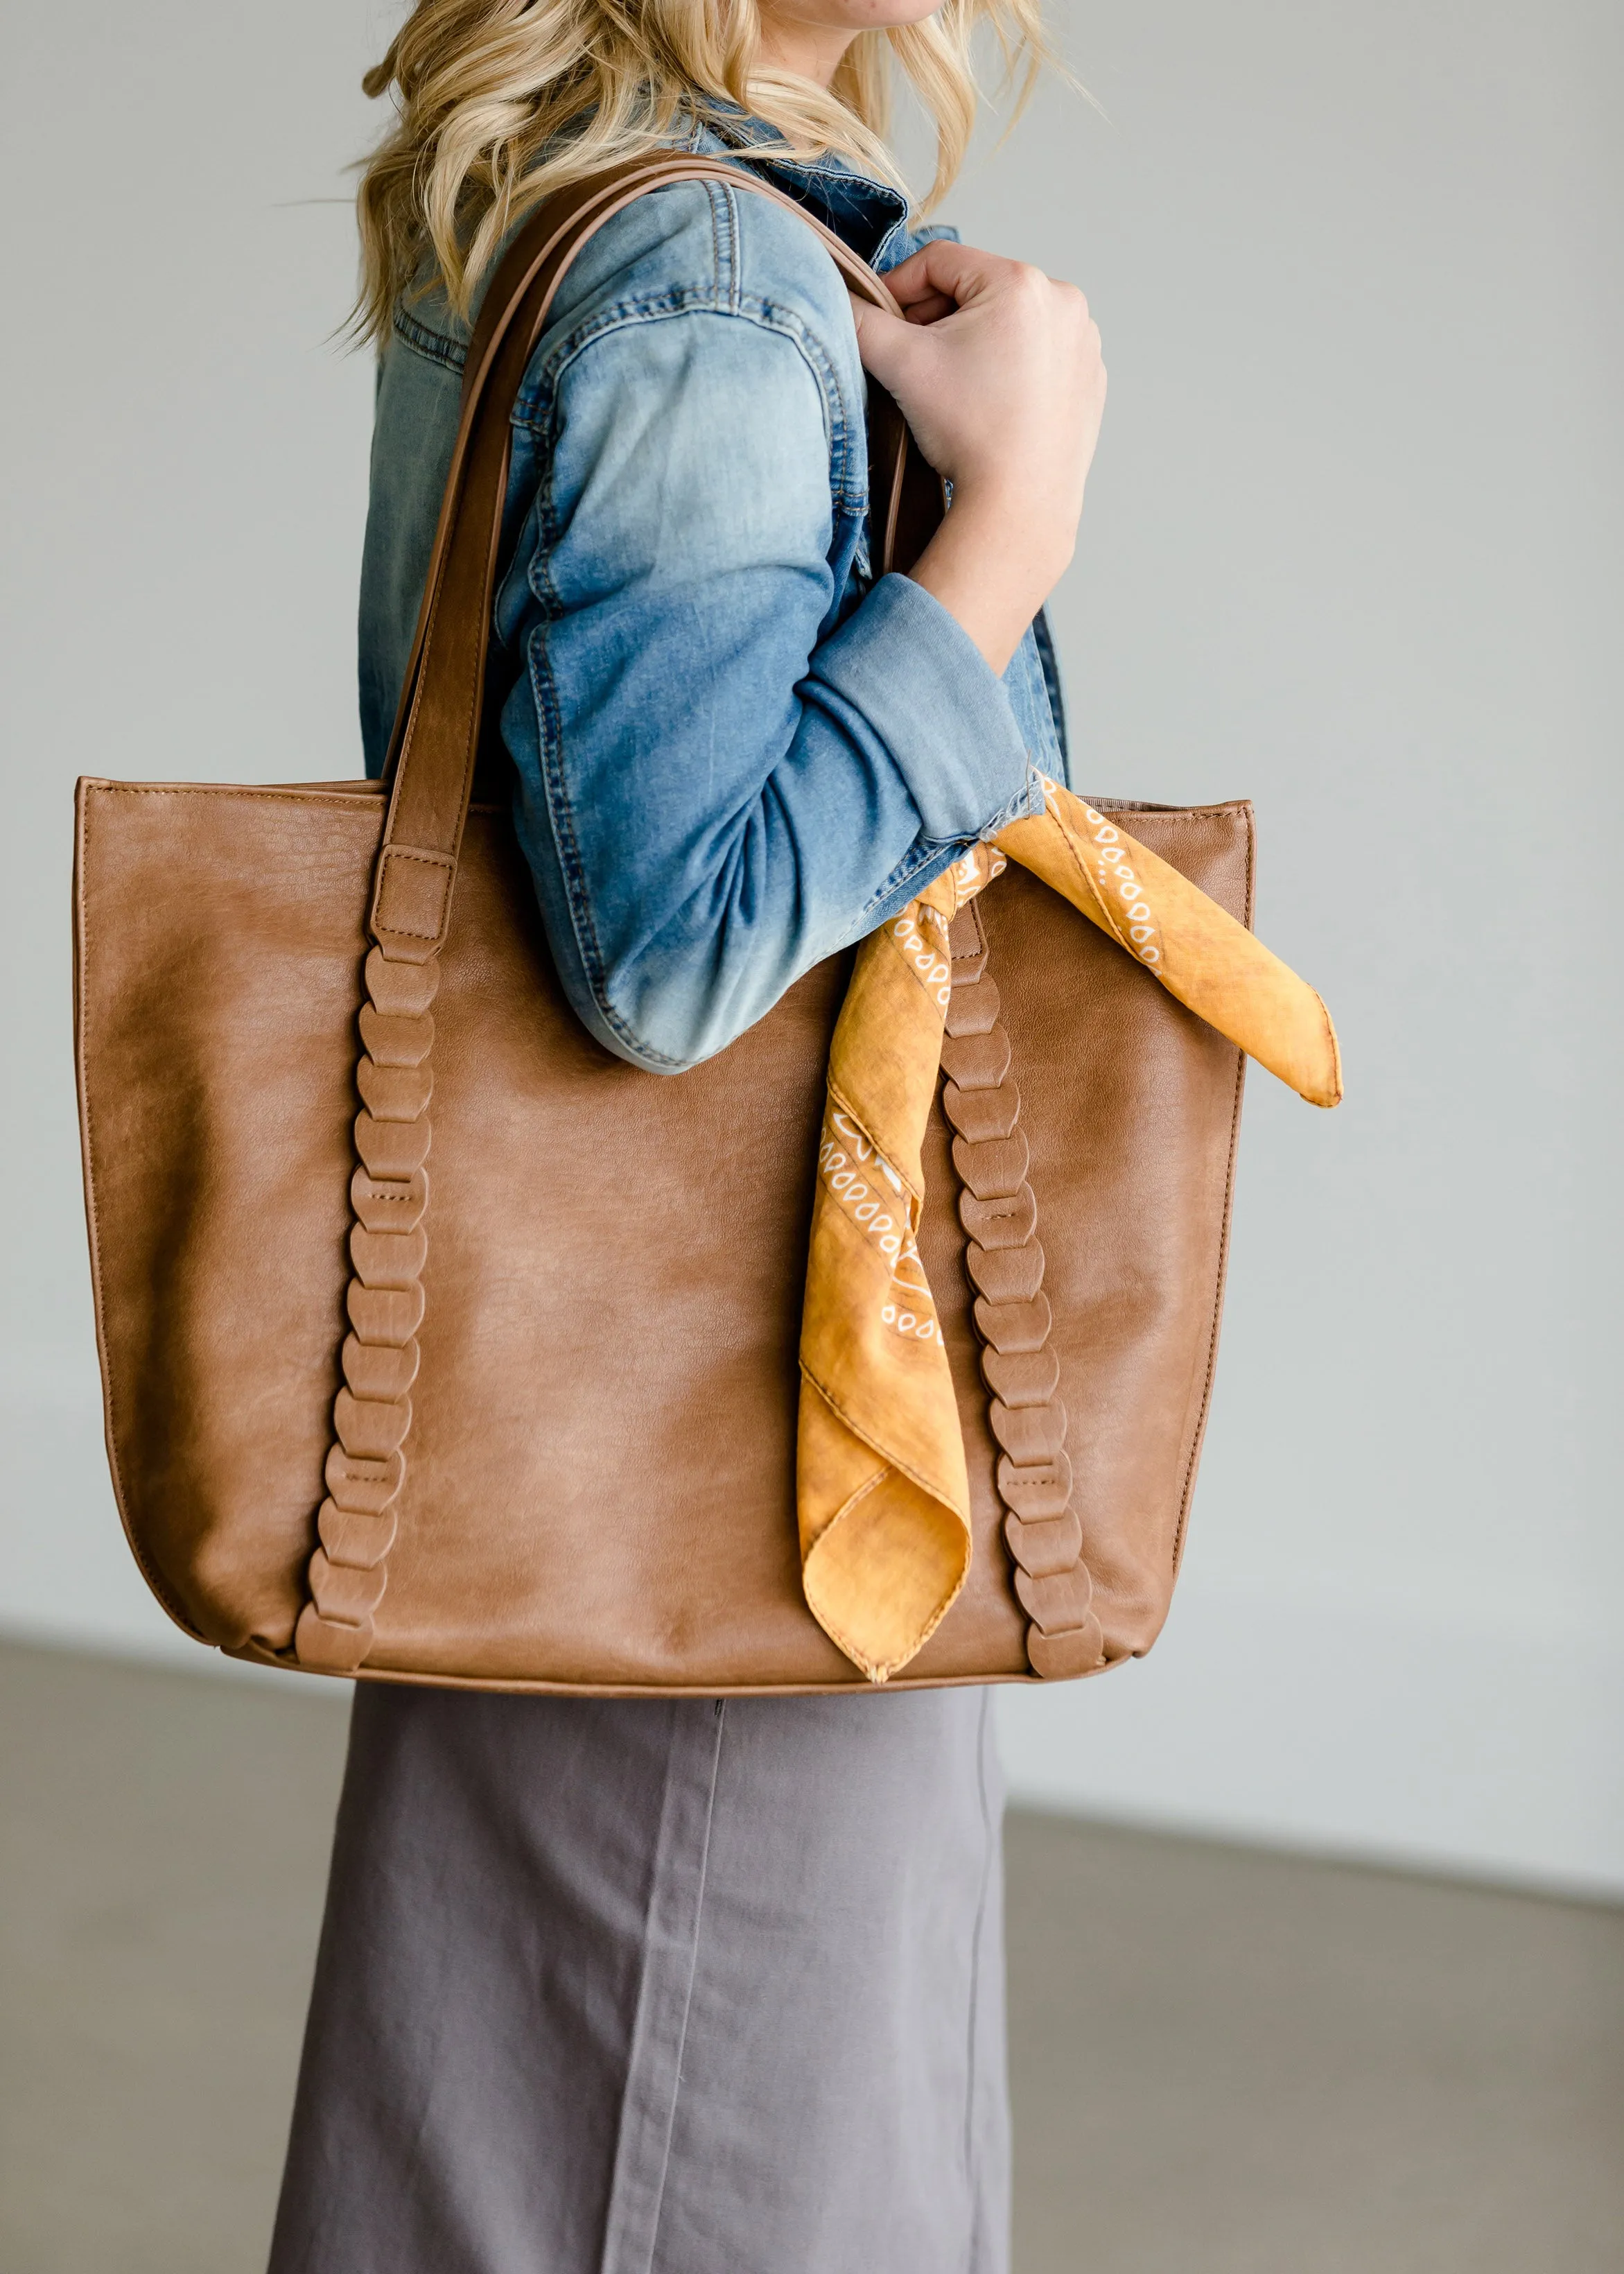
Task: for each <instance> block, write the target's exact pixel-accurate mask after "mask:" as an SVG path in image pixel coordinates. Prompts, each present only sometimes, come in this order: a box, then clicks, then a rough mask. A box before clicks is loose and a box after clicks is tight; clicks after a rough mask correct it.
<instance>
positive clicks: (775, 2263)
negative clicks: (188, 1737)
mask: <svg viewBox="0 0 1624 2274" xmlns="http://www.w3.org/2000/svg"><path fill="white" fill-rule="evenodd" d="M1001 1809H1002V1792H1001V1787H1000V1784H999V1780H998V1772H997V1766H996V1758H995V1754H994V1750H993V1739H992V1730H991V1715H990V1710H989V1694H988V1692H986V1691H985V1690H924V1691H912V1692H910V1691H901V1692H896V1693H891V1694H888V1695H881V1696H870V1697H864V1698H733V1699H729V1700H727V1701H726V1702H725V1703H724V1702H723V1701H720V1700H712V1699H709V1698H700V1699H691V1700H684V1701H681V1702H676V1703H665V1702H660V1701H650V1702H646V1703H645V1702H642V1701H635V1702H623V1701H620V1700H592V1699H585V1698H516V1697H502V1696H484V1695H479V1694H477V1693H471V1692H460V1693H459V1692H455V1691H445V1690H425V1689H405V1688H395V1687H384V1686H372V1685H367V1684H363V1685H361V1687H360V1688H359V1689H358V1690H357V1696H356V1704H355V1714H354V1721H353V1723H352V1726H351V1731H350V1761H349V1767H348V1770H347V1773H346V1776H345V1781H344V1792H343V1799H342V1803H341V1807H340V1811H339V1822H338V1833H337V1840H336V1845H335V1851H334V1859H333V1874H332V1881H331V1885H330V1887H329V1890H328V1895H327V1918H326V1924H325V1925H324V1928H323V1931H322V1939H321V1950H320V1959H319V1962H318V1965H317V1971H316V1984H315V1990H314V1994H313V1997H312V2006H311V2014H310V2022H309V2028H308V2031H307V2035H306V2038H305V2058H304V2065H303V2067H302V2070H301V2073H300V2078H299V2088H298V2096H297V2104H296V2106H295V2111H294V2118H293V2135H292V2141H291V2144H290V2146H289V2155H288V2165H287V2172H286V2176H285V2178H284V2181H283V2187H282V2204H281V2209H280V2211H279V2214H278V2218H277V2224H276V2233H275V2240H274V2245H273V2248H272V2255H271V2274H1006V2270H1007V2267H1008V2263H1009V2253H1008V2239H1007V2234H1008V2215H1009V2124H1008V2114H1007V2104H1006V2098H1005V2088H1004V1992H1003V1946H1002V1876H1001V1861H1000V1820H1001Z"/></svg>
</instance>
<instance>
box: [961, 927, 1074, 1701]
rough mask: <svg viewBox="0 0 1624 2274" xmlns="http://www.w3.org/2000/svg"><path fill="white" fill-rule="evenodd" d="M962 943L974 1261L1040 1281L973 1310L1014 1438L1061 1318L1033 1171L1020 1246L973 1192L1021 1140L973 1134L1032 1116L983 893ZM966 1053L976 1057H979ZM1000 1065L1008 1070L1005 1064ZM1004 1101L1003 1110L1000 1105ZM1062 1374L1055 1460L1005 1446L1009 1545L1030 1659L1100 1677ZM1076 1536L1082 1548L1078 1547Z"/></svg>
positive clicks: (1043, 1406)
mask: <svg viewBox="0 0 1624 2274" xmlns="http://www.w3.org/2000/svg"><path fill="white" fill-rule="evenodd" d="M951 946H952V948H953V951H954V953H953V981H952V989H951V994H950V997H949V999H948V1008H947V1020H946V1030H947V1035H948V1040H949V1042H950V1043H951V1042H953V1041H955V1040H957V1039H959V1038H960V1037H964V1038H966V1039H967V1038H969V1037H972V1036H980V1037H983V1038H984V1044H983V1047H982V1048H981V1050H980V1051H978V1052H977V1054H976V1060H977V1063H976V1067H975V1070H976V1071H980V1072H981V1073H983V1074H985V1075H987V1076H989V1077H995V1078H989V1079H986V1080H984V1081H982V1083H981V1086H980V1087H979V1088H973V1087H971V1086H970V1083H969V1081H967V1080H966V1079H962V1078H961V1079H959V1080H950V1081H947V1082H946V1083H945V1084H944V1089H943V1096H942V1110H943V1111H944V1114H945V1115H946V1117H947V1120H948V1123H949V1125H950V1126H951V1128H952V1129H953V1130H954V1132H955V1139H954V1143H953V1148H952V1149H953V1159H954V1164H955V1166H956V1167H957V1169H958V1171H959V1179H960V1183H961V1186H962V1187H963V1189H962V1191H961V1193H960V1196H959V1220H960V1222H961V1223H962V1224H964V1227H965V1232H966V1243H965V1260H966V1266H967V1268H968V1270H969V1275H970V1280H971V1284H973V1285H975V1286H979V1285H980V1284H981V1282H982V1279H983V1277H987V1276H991V1275H994V1274H1001V1275H1004V1276H1010V1275H1011V1274H1012V1273H1013V1272H1015V1271H1018V1270H1019V1272H1020V1274H1021V1276H1022V1278H1023V1282H1024V1284H1025V1285H1028V1286H1030V1287H1031V1289H1032V1295H1031V1298H1030V1299H1029V1300H1027V1301H1026V1302H1023V1303H1021V1304H1019V1305H1013V1304H998V1303H990V1302H987V1301H985V1300H982V1301H980V1302H977V1303H975V1304H974V1306H973V1311H974V1319H975V1322H976V1328H977V1330H978V1332H979V1333H980V1335H981V1340H982V1344H983V1348H982V1352H981V1377H982V1380H983V1382H985V1383H986V1387H987V1392H988V1397H989V1401H990V1406H991V1423H992V1427H993V1433H994V1435H995V1437H996V1438H997V1439H998V1440H999V1442H1001V1443H1002V1442H1003V1439H1004V1437H1005V1436H1006V1435H1012V1434H1014V1431H1013V1429H1012V1427H1011V1419H1010V1415H1009V1412H1008V1409H1007V1408H1005V1407H1004V1405H1003V1403H1002V1399H1001V1395H1000V1392H1001V1389H1002V1388H1004V1387H1005V1386H1007V1384H1008V1381H1009V1366H1010V1361H1011V1359H1012V1358H1014V1357H1015V1356H1016V1354H1017V1353H1018V1352H1019V1353H1023V1354H1026V1357H1027V1360H1028V1369H1027V1370H1028V1378H1029V1379H1030V1380H1031V1381H1032V1382H1033V1384H1034V1387H1036V1386H1038V1385H1040V1384H1041V1381H1042V1370H1041V1362H1040V1361H1039V1360H1038V1353H1039V1352H1048V1350H1049V1319H1050V1317H1051V1316H1052V1314H1050V1313H1049V1305H1048V1303H1047V1301H1046V1300H1045V1299H1044V1297H1043V1293H1042V1278H1043V1250H1042V1248H1041V1245H1040V1244H1039V1241H1038V1236H1037V1202H1036V1200H1035V1198H1034V1194H1033V1191H1032V1186H1031V1183H1030V1181H1029V1179H1028V1178H1022V1180H1021V1183H1020V1186H1019V1190H1018V1191H1017V1192H1016V1193H1013V1194H1011V1196H1010V1198H1011V1209H1012V1211H1013V1212H1014V1215H1013V1220H1014V1221H1017V1222H1021V1223H1024V1224H1025V1225H1026V1227H1027V1229H1026V1237H1025V1239H1023V1240H1021V1241H1020V1242H1019V1244H1018V1245H1017V1246H1013V1247H1009V1246H1005V1247H1002V1248H986V1247H983V1246H981V1242H980V1240H979V1239H977V1238H976V1237H975V1229H976V1224H977V1222H978V1216H979V1215H980V1213H981V1210H983V1209H984V1206H985V1204H984V1203H978V1201H976V1199H975V1195H974V1190H973V1188H972V1187H973V1181H974V1171H975V1156H977V1154H978V1153H980V1152H981V1151H982V1150H983V1149H984V1148H988V1149H990V1147H991V1146H994V1145H996V1144H999V1143H1000V1142H1003V1143H1007V1142H1008V1140H1003V1141H1000V1140H996V1139H994V1140H976V1139H974V1138H973V1137H971V1136H970V1135H968V1134H966V1131H968V1130H974V1129H975V1128H977V1127H980V1126H987V1125H988V1124H989V1122H992V1121H997V1122H999V1123H1002V1124H1004V1125H1005V1126H1008V1127H1009V1128H1011V1130H1013V1129H1015V1128H1016V1127H1017V1126H1019V1118H1020V1092H1019V1089H1018V1088H1017V1087H1016V1084H1015V1081H1014V1077H1013V1074H1012V1073H1011V1055H1010V1048H1009V1037H1008V1035H1007V1034H1006V1032H1005V1030H1004V1025H1003V1022H1002V1020H1001V1019H1000V1018H999V1017H998V1016H997V1015H996V1010H997V990H996V985H995V983H994V982H993V980H992V978H991V977H990V975H989V971H988V964H989V955H988V948H987V934H986V930H985V927H984V925H983V923H982V921H981V905H980V902H979V901H975V900H972V901H971V902H970V904H969V906H968V907H966V908H965V909H964V910H962V911H961V912H960V914H959V916H958V917H957V918H956V919H955V921H954V924H953V930H952V935H951ZM982 989H986V990H989V995H990V1004H989V1002H988V1000H987V999H986V998H983V997H982V996H981V993H980V990H982ZM989 1008H990V1010H991V1011H992V1013H993V1015H992V1016H990V1017H989V1015H988V1013H989ZM965 1055H966V1058H967V1056H968V1053H966V1054H965ZM1000 1066H1002V1068H1003V1071H1002V1073H998V1072H997V1069H998V1068H999V1067H1000ZM971 1072H972V1068H971V1066H970V1065H964V1066H963V1067H962V1074H963V1075H964V1076H968V1075H969V1074H970V1073H971ZM995 1102H996V1106H997V1108H998V1109H999V1110H997V1111H989V1107H991V1106H992V1105H993V1104H994V1103H995ZM988 1228H990V1227H988ZM1017 1313H1019V1314H1022V1315H1023V1316H1024V1317H1026V1321H1027V1331H1026V1332H1024V1333H1023V1332H1019V1331H1017V1330H1016V1314H1017ZM1034 1319H1035V1320H1038V1321H1041V1325H1042V1331H1041V1334H1039V1335H1038V1336H1037V1337H1036V1339H1035V1340H1034V1336H1033V1333H1032V1331H1031V1321H1032V1320H1034ZM1006 1329H1008V1330H1007V1331H1006ZM1050 1355H1051V1361H1052V1353H1051V1354H1050ZM1000 1360H1002V1361H1003V1364H1002V1366H1001V1365H1000ZM989 1361H990V1363H989ZM1053 1378H1054V1380H1055V1382H1056V1387H1055V1388H1054V1389H1052V1390H1051V1391H1050V1392H1049V1396H1048V1397H1043V1398H1041V1399H1034V1400H1033V1401H1031V1402H1026V1401H1023V1404H1022V1406H1021V1409H1020V1410H1021V1420H1020V1425H1019V1427H1020V1435H1021V1438H1022V1440H1023V1441H1024V1442H1023V1443H1022V1446H1021V1449H1023V1450H1025V1449H1027V1448H1028V1447H1030V1449H1031V1450H1032V1451H1033V1452H1034V1453H1038V1454H1040V1455H1041V1452H1042V1450H1043V1449H1045V1448H1049V1447H1052V1449H1053V1457H1052V1458H1050V1459H1049V1460H1044V1459H1042V1458H1041V1457H1040V1458H1039V1459H1038V1460H1037V1461H1036V1462H1029V1463H1028V1464H1026V1465H1022V1464H1020V1463H1019V1462H1017V1461H1015V1460H1014V1459H1013V1458H1012V1457H1011V1454H1010V1453H1009V1452H1008V1451H1007V1450H1005V1451H1004V1453H1003V1454H1002V1457H1001V1458H1000V1459H999V1462H998V1465H997V1471H996V1476H997V1487H998V1497H999V1499H1000V1501H1001V1502H1003V1504H1004V1544H1005V1546H1006V1547H1007V1548H1008V1550H1009V1555H1010V1560H1011V1564H1012V1565H1013V1567H1014V1574H1013V1576H1014V1581H1015V1591H1016V1593H1017V1595H1018V1597H1019V1601H1020V1605H1021V1608H1022V1609H1023V1610H1024V1611H1025V1612H1026V1619H1027V1623H1026V1659H1027V1662H1028V1664H1029V1665H1030V1666H1031V1668H1032V1670H1033V1672H1034V1674H1036V1675H1040V1676H1044V1677H1048V1678H1052V1679H1060V1678H1063V1677H1064V1676H1066V1675H1076V1674H1087V1673H1091V1672H1092V1671H1093V1670H1094V1668H1095V1667H1097V1666H1101V1665H1103V1664H1104V1662H1105V1637H1104V1633H1103V1631H1102V1630H1101V1625H1100V1621H1099V1617H1098V1615H1097V1614H1096V1613H1095V1611H1094V1607H1093V1597H1094V1581H1093V1577H1092V1575H1091V1574H1090V1572H1089V1570H1088V1567H1087V1564H1086V1562H1085V1561H1084V1559H1083V1537H1082V1526H1081V1525H1080V1523H1079V1519H1078V1517H1077V1515H1076V1513H1075V1511H1074V1510H1073V1509H1072V1507H1071V1491H1070V1485H1071V1464H1070V1463H1069V1461H1067V1460H1066V1457H1065V1455H1064V1452H1062V1451H1061V1449H1060V1448H1061V1447H1062V1446H1063V1445H1064V1442H1065V1436H1066V1413H1065V1408H1064V1404H1062V1403H1061V1397H1060V1391H1059V1388H1058V1374H1057V1372H1056V1373H1055V1374H1054V1377H1053ZM1038 1507H1041V1509H1042V1510H1043V1515H1042V1516H1041V1517H1034V1510H1035V1509H1036V1508H1038ZM1073 1540H1075V1543H1076V1545H1075V1552H1074V1553H1071V1552H1069V1551H1071V1548H1072V1542H1073ZM1056 1550H1058V1553H1056Z"/></svg>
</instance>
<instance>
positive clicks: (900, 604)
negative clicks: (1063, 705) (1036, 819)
mask: <svg viewBox="0 0 1624 2274" xmlns="http://www.w3.org/2000/svg"><path fill="white" fill-rule="evenodd" d="M816 675H817V677H818V678H819V679H821V680H822V681H823V682H824V684H825V685H826V686H828V687H829V688H830V689H831V690H832V691H833V692H834V694H835V695H837V696H838V697H839V698H840V699H841V700H842V701H843V702H844V703H846V704H849V705H850V706H851V708H852V709H853V711H854V712H858V713H859V714H860V715H861V717H862V718H863V719H866V720H867V721H868V726H869V727H870V728H871V730H872V731H873V733H874V734H876V735H877V736H878V737H879V739H880V740H881V741H882V742H883V743H884V745H885V747H886V749H887V750H888V751H889V752H890V754H891V762H892V764H894V765H895V766H896V769H897V771H898V773H899V774H900V775H901V776H902V779H903V780H904V781H905V782H906V785H907V788H908V794H909V795H910V796H911V797H912V799H913V801H914V805H915V807H916V808H917V809H918V813H919V817H920V825H921V830H922V831H923V833H924V835H925V836H926V837H927V838H977V837H980V836H981V833H982V832H983V831H984V830H985V829H986V827H987V825H988V823H989V821H990V820H991V819H992V818H993V817H995V816H998V815H1004V814H1006V813H1007V812H1008V811H1009V809H1011V807H1014V806H1018V805H1020V804H1021V803H1022V802H1023V801H1024V800H1025V799H1026V795H1027V794H1028V783H1027V773H1028V765H1029V761H1028V759H1027V756H1026V743H1025V742H1023V741H1022V739H1021V733H1020V728H1019V726H1018V725H1017V724H1016V720H1015V713H1014V711H1013V710H1012V709H1011V704H1010V698H1009V697H1008V696H1007V695H1006V694H1005V692H1004V688H1003V686H1002V685H1001V684H1000V682H999V681H998V680H997V679H996V677H995V676H994V674H993V671H992V669H991V666H989V663H988V661H987V659H986V658H985V657H984V656H983V655H982V653H981V650H980V648H978V647H977V646H976V644H975V642H974V640H973V639H972V638H971V637H970V635H969V634H968V632H966V630H965V629H963V628H962V626H961V625H960V624H959V622H958V621H956V620H955V619H954V618H953V617H952V616H951V615H949V614H948V612H947V610H946V609H945V608H944V606H942V603H941V602H940V601H939V600H937V599H933V597H932V596H931V594H930V593H929V592H928V591H926V590H925V588H924V586H923V585H922V584H914V581H913V579H912V578H911V577H907V576H882V577H881V579H880V581H879V583H878V584H876V586H875V587H874V589H873V591H871V592H869V593H868V596H867V598H866V599H864V600H863V602H862V605H861V606H860V607H859V608H857V609H856V610H855V611H854V612H853V614H852V615H850V616H849V617H847V619H846V622H845V623H844V624H842V625H841V627H840V629H839V630H838V632H836V633H835V634H834V635H833V636H832V637H831V638H830V639H827V640H825V641H824V642H823V645H822V646H821V647H820V648H819V650H818V651H817V660H816Z"/></svg>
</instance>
